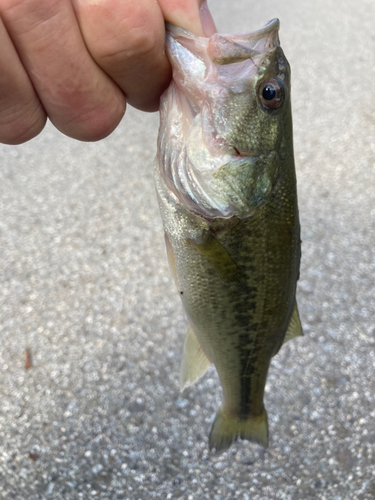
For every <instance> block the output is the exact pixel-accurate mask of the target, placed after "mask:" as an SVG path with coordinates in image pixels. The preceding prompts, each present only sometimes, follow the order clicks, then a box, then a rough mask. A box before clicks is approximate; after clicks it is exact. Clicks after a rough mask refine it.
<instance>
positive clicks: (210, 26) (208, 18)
mask: <svg viewBox="0 0 375 500" xmlns="http://www.w3.org/2000/svg"><path fill="white" fill-rule="evenodd" d="M200 15H201V22H202V26H203V30H204V34H205V35H206V36H212V35H214V34H215V33H217V29H216V26H215V21H214V20H213V18H212V15H211V12H210V10H209V8H208V5H207V2H203V4H202V5H201V8H200Z"/></svg>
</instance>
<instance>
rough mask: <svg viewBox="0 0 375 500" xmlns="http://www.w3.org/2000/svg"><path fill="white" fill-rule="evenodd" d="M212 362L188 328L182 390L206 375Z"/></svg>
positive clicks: (182, 365)
mask: <svg viewBox="0 0 375 500" xmlns="http://www.w3.org/2000/svg"><path fill="white" fill-rule="evenodd" d="M210 364H211V361H210V360H209V359H208V358H207V356H206V355H205V353H204V352H203V350H202V347H201V345H200V343H199V340H198V339H197V336H196V335H195V333H194V331H193V329H192V328H191V327H189V328H188V331H187V334H186V339H185V345H184V351H183V354H182V363H181V376H180V388H181V391H183V390H184V389H185V387H189V385H192V384H194V382H196V381H197V380H198V379H200V378H201V377H203V375H204V374H205V373H206V371H207V369H208V367H209V366H210Z"/></svg>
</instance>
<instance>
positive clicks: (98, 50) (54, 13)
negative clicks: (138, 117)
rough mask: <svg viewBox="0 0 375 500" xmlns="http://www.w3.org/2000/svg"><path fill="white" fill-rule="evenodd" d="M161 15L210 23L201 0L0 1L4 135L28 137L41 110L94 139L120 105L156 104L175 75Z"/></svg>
mask: <svg viewBox="0 0 375 500" xmlns="http://www.w3.org/2000/svg"><path fill="white" fill-rule="evenodd" d="M165 21H167V22H171V23H173V24H176V25H179V26H181V27H183V28H186V29H187V30H189V31H191V32H193V33H195V34H196V35H200V36H204V35H206V36H211V35H212V34H213V33H214V32H215V31H216V29H215V25H214V22H213V20H212V18H211V16H210V14H209V11H208V8H207V4H206V2H204V0H1V3H0V46H1V51H0V75H1V76H0V142H3V143H5V144H20V143H22V142H25V141H28V140H29V139H32V138H33V137H35V136H36V135H38V134H39V133H40V132H41V130H42V129H43V127H44V125H45V122H46V120H47V118H49V119H50V121H51V122H52V123H53V124H54V125H55V127H56V128H58V129H59V130H60V131H61V132H62V133H64V134H66V135H68V136H70V137H73V138H75V139H79V140H83V141H96V140H99V139H102V138H104V137H106V136H107V135H109V134H110V133H111V132H112V131H113V130H114V129H115V128H116V126H117V125H118V123H119V122H120V120H121V118H122V117H123V115H124V113H125V108H126V103H128V104H130V105H132V106H134V107H135V108H138V109H141V110H143V111H156V110H157V109H158V105H159V98H160V95H161V93H162V92H163V91H164V89H165V88H166V87H167V86H168V84H169V82H170V78H171V69H170V65H169V62H168V60H167V58H166V55H165V51H164V45H165V29H164V23H165Z"/></svg>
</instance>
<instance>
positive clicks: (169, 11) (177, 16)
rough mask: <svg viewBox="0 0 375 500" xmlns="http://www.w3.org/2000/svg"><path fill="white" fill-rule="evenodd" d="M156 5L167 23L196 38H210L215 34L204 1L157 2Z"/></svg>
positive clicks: (164, 0) (177, 0) (212, 22)
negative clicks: (188, 32) (183, 29)
mask: <svg viewBox="0 0 375 500" xmlns="http://www.w3.org/2000/svg"><path fill="white" fill-rule="evenodd" d="M158 3H159V5H160V8H161V10H162V12H163V15H164V19H165V20H166V21H167V22H169V23H172V24H175V25H176V26H180V27H181V28H185V29H186V30H188V31H190V32H191V33H194V35H197V36H212V35H213V34H214V33H216V32H217V29H216V26H215V23H214V20H213V19H212V16H211V13H210V11H209V9H208V5H207V1H205V0H158Z"/></svg>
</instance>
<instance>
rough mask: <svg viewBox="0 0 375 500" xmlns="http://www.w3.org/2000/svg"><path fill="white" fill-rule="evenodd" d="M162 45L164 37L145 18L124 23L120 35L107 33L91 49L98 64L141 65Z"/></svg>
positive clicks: (152, 56)
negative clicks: (136, 63) (135, 63)
mask: <svg viewBox="0 0 375 500" xmlns="http://www.w3.org/2000/svg"><path fill="white" fill-rule="evenodd" d="M163 45H164V36H163V35H162V34H161V32H160V30H158V29H157V26H155V24H154V23H153V22H152V21H150V20H149V19H148V18H147V17H143V18H142V19H138V22H134V23H132V24H130V23H129V24H128V23H126V26H125V28H124V29H122V30H121V31H120V33H114V34H111V33H109V34H108V36H105V37H104V36H103V37H102V38H101V39H98V40H97V41H96V42H95V47H94V48H93V50H94V52H95V56H94V57H95V58H96V59H97V60H98V62H99V64H100V63H104V64H111V65H114V64H118V63H119V62H121V63H124V62H125V63H130V64H133V63H134V62H139V63H142V62H143V61H144V60H145V59H148V58H154V57H155V53H156V52H157V51H159V50H160V49H161V48H162V47H163Z"/></svg>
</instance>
